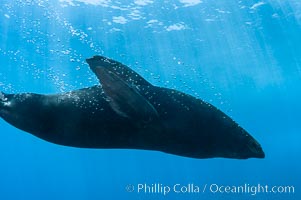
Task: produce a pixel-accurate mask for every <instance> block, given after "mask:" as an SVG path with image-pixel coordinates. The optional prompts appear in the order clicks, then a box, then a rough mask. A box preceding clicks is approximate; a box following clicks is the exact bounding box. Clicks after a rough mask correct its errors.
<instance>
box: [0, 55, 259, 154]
mask: <svg viewBox="0 0 301 200" xmlns="http://www.w3.org/2000/svg"><path fill="white" fill-rule="evenodd" d="M87 62H88V63H89V65H90V68H91V69H92V71H93V72H94V73H95V74H96V76H97V77H98V79H99V80H100V83H101V86H100V85H99V86H93V87H90V88H84V89H80V90H76V91H71V92H67V93H62V94H55V95H40V94H31V93H24V94H2V95H1V96H0V116H1V117H2V118H3V119H4V120H6V121H7V122H8V123H10V124H12V125H14V126H15V127H17V128H19V129H21V130H24V131H26V132H29V133H31V134H33V135H35V136H37V137H39V138H42V139H44V140H47V141H49V142H52V143H56V144H60V145H66V146H73V147H82V148H127V149H145V150H158V151H162V152H166V153H171V154H176V155H180V156H186V157H193V158H212V157H226V158H239V159H245V158H250V157H256V158H263V157H264V153H263V151H262V148H261V147H260V145H259V144H258V142H257V141H256V140H255V139H254V138H253V137H252V136H251V135H250V134H248V133H247V132H246V131H245V130H244V129H242V128H241V127H240V126H239V125H238V124H237V123H235V122H234V121H233V120H232V119H231V118H229V117H228V116H227V115H225V114H224V113H223V112H221V111H220V110H218V109H217V108H215V107H214V106H212V105H210V104H208V103H206V102H204V101H202V100H200V99H197V98H194V97H192V96H190V95H187V94H184V93H181V92H179V91H176V90H172V89H167V88H161V87H156V86H153V85H151V84H150V83H148V82H147V81H146V80H145V79H143V78H142V77H141V76H139V75H138V74H137V73H135V72H134V71H132V70H131V69H129V68H128V67H127V66H124V65H122V64H121V63H119V62H116V61H113V60H110V59H107V58H105V57H100V56H95V57H93V58H91V59H88V60H87Z"/></svg>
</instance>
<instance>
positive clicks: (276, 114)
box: [0, 0, 301, 200]
mask: <svg viewBox="0 0 301 200" xmlns="http://www.w3.org/2000/svg"><path fill="white" fill-rule="evenodd" d="M0 3H1V7H0V60H1V61H0V63H1V64H0V65H1V67H0V90H1V91H4V92H7V93H16V92H36V93H43V94H49V93H55V92H64V91H70V90H74V89H78V88H82V87H88V86H91V85H94V84H98V81H97V79H96V78H95V77H94V75H93V73H92V72H90V71H89V69H88V65H87V64H86V63H85V61H84V60H85V58H88V57H91V56H93V55H96V54H99V55H104V56H107V57H110V58H113V59H115V60H118V61H120V62H122V63H124V64H127V65H128V66H129V67H131V68H132V69H134V70H135V71H137V72H138V73H139V74H141V75H142V76H143V77H145V78H146V79H147V80H148V81H149V82H151V83H152V84H154V85H158V86H163V87H168V88H175V89H177V90H180V91H183V92H185V93H188V94H191V95H194V96H196V97H199V98H201V99H204V100H206V101H208V102H210V103H212V104H213V105H215V106H216V107H218V108H220V109H221V110H223V111H224V112H225V113H227V114H228V115H230V116H231V117H232V118H233V119H234V120H236V121H237V122H238V123H239V124H240V125H241V126H242V127H244V128H245V129H246V130H248V131H249V132H250V133H251V134H252V135H253V136H254V137H255V138H256V139H257V140H258V141H259V142H260V143H261V145H262V147H263V149H264V151H265V153H266V158H265V159H248V160H232V159H221V158H217V159H204V160H199V159H190V158H184V157H179V156H173V155H168V154H164V153H161V152H151V151H137V150H91V149H77V148H70V147H63V146H58V145H54V144H51V143H48V142H45V141H42V140H41V139H38V138H36V137H34V136H32V135H30V134H28V133H25V132H23V131H20V130H18V129H16V128H14V127H13V126H11V125H9V124H7V123H6V122H4V121H3V120H2V119H1V120H0V130H1V134H0V137H1V139H0V159H1V163H0V199H3V200H24V199H28V200H29V199H30V200H35V199H44V200H47V199H49V200H53V199H56V200H68V199H72V200H84V199H91V200H96V199H285V200H288V199H301V194H300V187H301V182H300V180H301V171H300V169H301V164H300V163H301V162H300V158H301V143H300V141H301V136H300V134H301V128H300V121H301V115H300V113H301V106H300V99H301V37H300V36H301V2H300V1H299V0H283V1H278V0H262V1H261V0H250V1H238V0H233V1H228V0H215V1H211V0H202V1H199V0H174V1H154V0H136V1H133V0H132V1H129V0H124V1H110V0H78V1H74V0H60V1H55V0H53V1H48V0H32V1H21V0H16V1H9V0H1V2H0ZM66 117H68V116H66ZM129 184H131V185H132V186H134V191H133V192H128V191H127V190H126V188H129V187H132V186H131V185H130V186H128V185H129ZM138 184H147V185H149V186H151V185H152V184H159V185H161V186H169V187H172V186H173V185H175V184H181V185H184V186H185V185H188V184H194V185H195V186H199V187H200V190H201V191H200V192H199V193H189V192H186V193H175V192H170V193H168V194H166V195H164V194H162V193H155V192H149V191H143V190H141V191H139V192H138ZM212 184H217V185H220V186H222V185H223V186H227V185H228V186H240V185H244V184H249V185H250V186H257V185H258V184H261V185H268V186H269V187H272V186H283V187H284V186H293V187H294V193H293V192H291V193H288V192H286V193H285V192H282V193H279V192H278V193H264V192H261V193H257V194H256V195H252V193H251V192H249V193H239V194H238V193H234V192H230V193H220V192H216V193H213V192H212V191H210V190H209V189H210V188H209V187H210V186H212ZM205 185H206V190H205V192H203V189H204V186H205ZM253 194H254V193H253Z"/></svg>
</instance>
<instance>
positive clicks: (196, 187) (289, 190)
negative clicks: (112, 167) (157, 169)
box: [125, 183, 295, 196]
mask: <svg viewBox="0 0 301 200" xmlns="http://www.w3.org/2000/svg"><path fill="white" fill-rule="evenodd" d="M125 189H126V191H127V192H131V193H137V194H158V195H164V196H165V195H168V194H171V193H174V194H198V193H199V194H203V193H212V194H249V195H252V196H254V195H258V194H260V193H261V194H263V193H268V194H294V193H295V187H294V186H290V185H283V186H281V185H278V186H275V185H274V186H270V185H266V184H256V185H251V184H242V185H221V184H216V183H212V184H195V183H188V184H180V183H176V184H172V185H168V184H162V183H153V184H148V183H138V184H135V185H133V184H128V185H127V186H126V188H125Z"/></svg>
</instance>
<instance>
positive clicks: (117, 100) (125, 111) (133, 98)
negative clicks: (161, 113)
mask: <svg viewBox="0 0 301 200" xmlns="http://www.w3.org/2000/svg"><path fill="white" fill-rule="evenodd" d="M88 63H89V64H90V62H89V61H88ZM119 65H120V64H119ZM90 67H91V69H92V70H93V72H94V73H95V74H96V76H97V77H98V79H99V81H100V83H101V85H102V88H103V91H104V93H105V95H106V96H107V98H108V100H109V104H110V106H111V108H112V109H113V110H114V111H115V112H116V113H117V114H119V115H120V116H123V117H127V118H131V119H135V120H136V121H137V122H143V123H149V122H152V121H154V120H155V121H157V120H156V119H158V113H157V110H156V109H155V108H154V107H153V105H152V104H151V103H150V102H149V101H148V100H147V99H145V98H144V97H143V96H142V95H141V94H140V93H139V91H138V90H137V88H136V85H130V84H129V82H128V79H126V78H127V77H126V76H124V74H122V75H120V74H117V73H116V71H112V70H114V69H112V67H110V66H104V67H103V66H97V65H96V66H91V64H90ZM129 70H130V69H129ZM130 71H131V70H130ZM127 73H129V72H127ZM132 73H135V72H132ZM139 81H140V82H141V81H145V80H144V79H143V80H139ZM146 83H147V82H146Z"/></svg>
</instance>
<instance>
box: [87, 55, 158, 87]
mask: <svg viewBox="0 0 301 200" xmlns="http://www.w3.org/2000/svg"><path fill="white" fill-rule="evenodd" d="M86 61H87V63H88V64H89V66H90V68H91V70H92V71H93V72H94V73H95V74H96V76H97V77H98V78H100V77H99V76H98V74H97V73H96V70H97V68H99V67H102V68H106V69H107V70H109V71H110V72H111V73H114V74H115V75H116V76H118V77H119V78H120V79H121V80H123V81H124V82H126V83H127V84H129V85H135V86H138V87H139V86H140V85H144V86H152V84H150V83H149V82H147V81H146V80H145V79H144V78H142V77H141V76H140V75H139V74H137V73H136V72H135V71H133V70H131V69H130V68H129V67H127V66H125V65H123V64H122V63H120V62H117V61H115V60H112V59H109V58H106V57H103V56H94V57H93V58H89V59H86Z"/></svg>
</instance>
